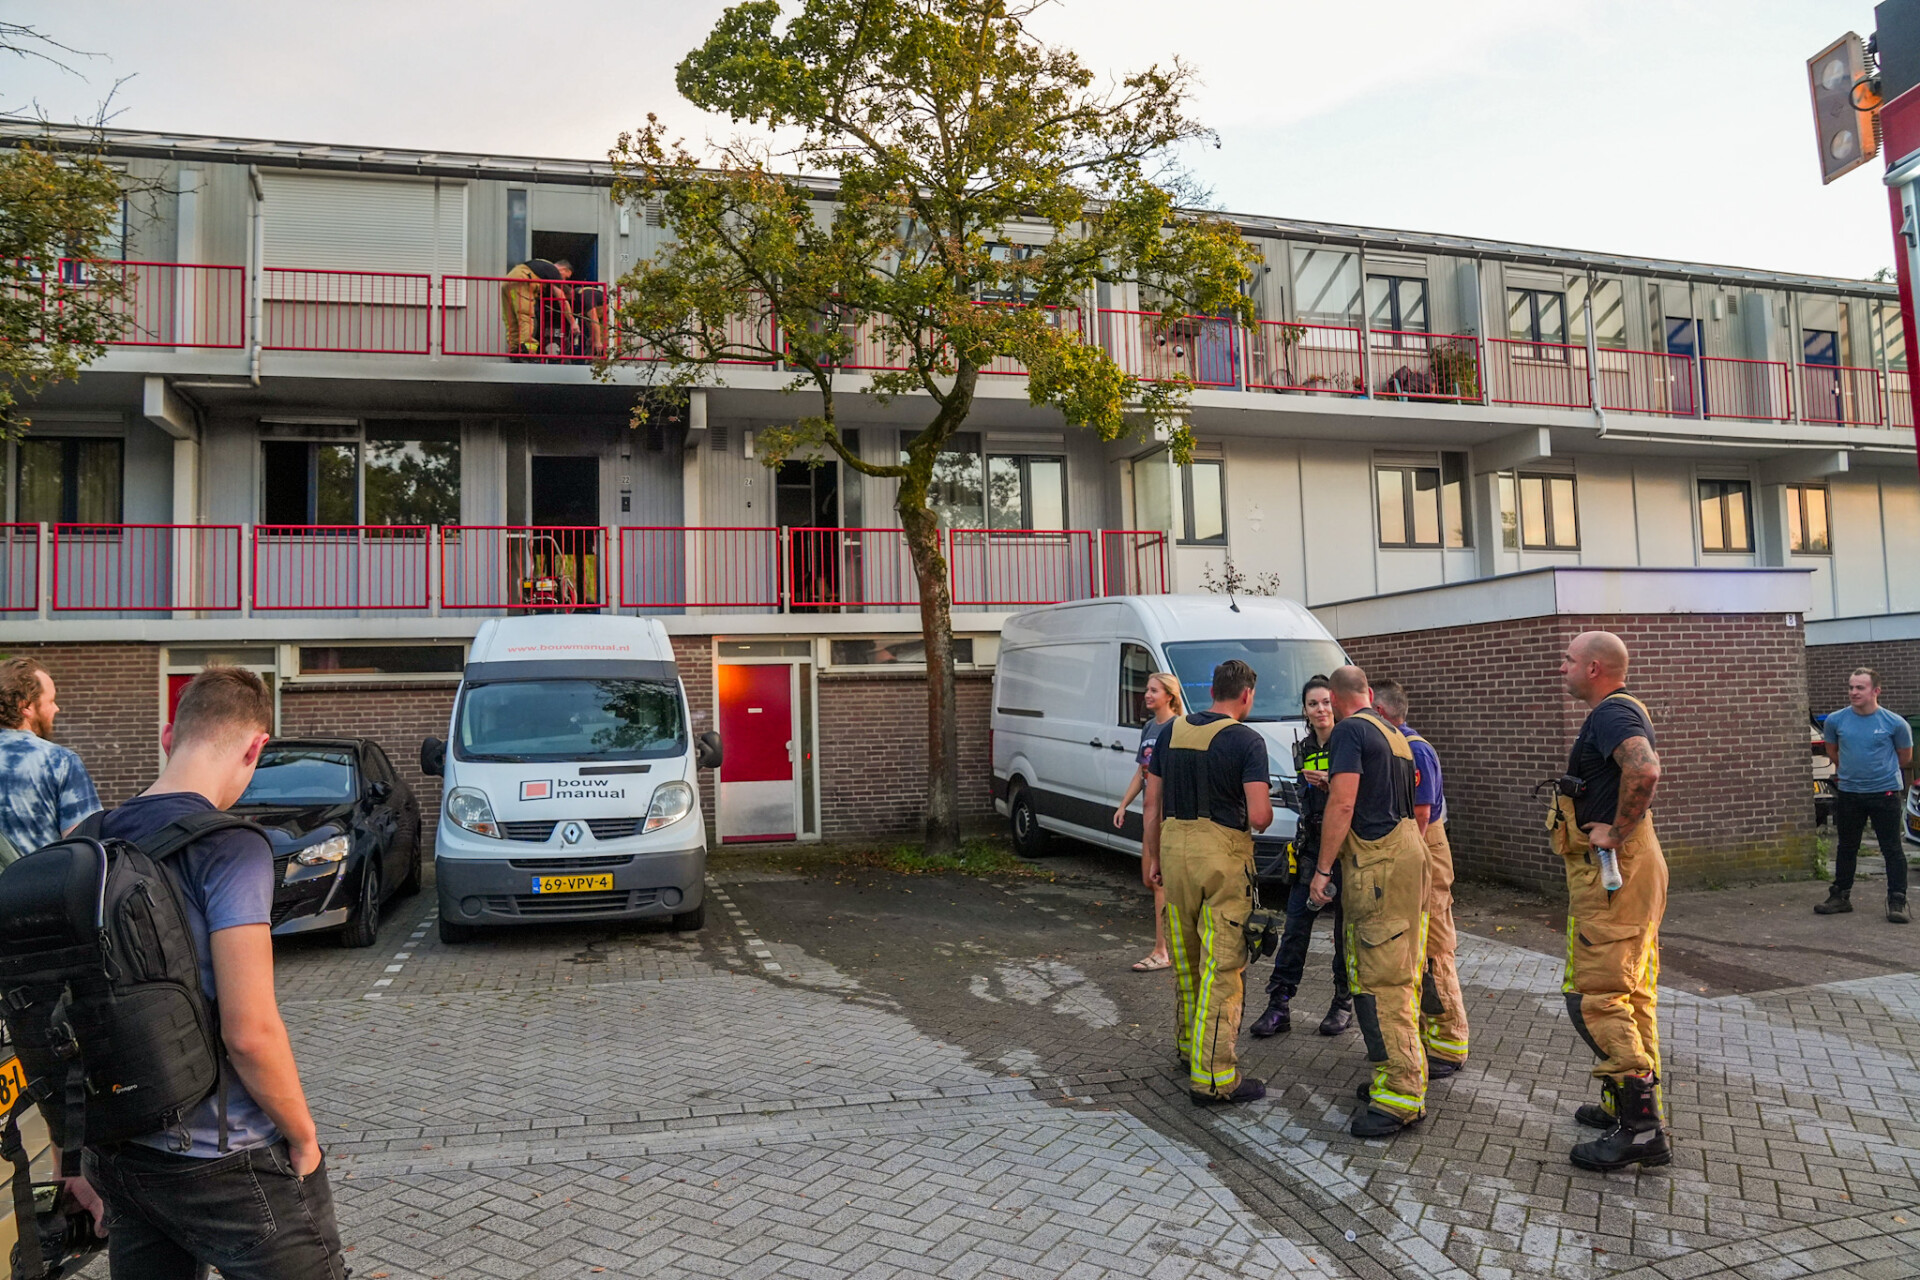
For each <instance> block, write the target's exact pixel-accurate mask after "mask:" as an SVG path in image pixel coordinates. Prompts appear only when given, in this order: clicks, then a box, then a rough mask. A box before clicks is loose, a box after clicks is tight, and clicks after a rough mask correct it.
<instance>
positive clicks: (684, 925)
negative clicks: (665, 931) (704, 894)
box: [673, 898, 707, 933]
mask: <svg viewBox="0 0 1920 1280" xmlns="http://www.w3.org/2000/svg"><path fill="white" fill-rule="evenodd" d="M706 927H707V903H706V900H705V899H704V898H703V899H701V902H700V905H699V906H697V907H695V908H694V909H693V910H691V911H682V912H681V913H680V914H679V915H677V916H675V917H674V918H673V931H674V932H675V933H698V932H700V931H701V930H702V929H704V928H706Z"/></svg>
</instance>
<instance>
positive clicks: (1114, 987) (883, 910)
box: [89, 869, 1920, 1280]
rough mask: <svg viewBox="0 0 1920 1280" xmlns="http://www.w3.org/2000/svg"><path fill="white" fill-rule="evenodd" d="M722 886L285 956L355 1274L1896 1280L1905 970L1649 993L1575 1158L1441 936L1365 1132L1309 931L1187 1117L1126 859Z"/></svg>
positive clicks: (1549, 1052) (1904, 1261)
mask: <svg viewBox="0 0 1920 1280" xmlns="http://www.w3.org/2000/svg"><path fill="white" fill-rule="evenodd" d="M716 882H717V883H716V898H715V901H714V904H713V908H712V910H711V911H710V913H709V924H708V926H707V928H706V930H704V931H703V932H702V933H701V934H699V935H691V936H687V935H676V934H673V933H671V932H667V931H665V930H664V929H658V928H643V929H619V930H616V929H610V928H593V927H583V928H554V929H540V930H534V931H527V932H523V933H510V934H503V935H498V936H487V937H484V938H483V939H481V940H480V941H478V942H476V943H474V944H471V945H467V946H461V947H445V946H442V945H441V944H440V943H439V942H438V940H437V937H435V936H434V935H433V934H432V932H431V930H430V929H427V928H423V927H422V922H423V920H427V919H430V918H431V912H432V907H431V897H430V895H427V896H423V897H422V898H420V899H417V900H415V901H414V902H411V903H403V904H398V906H399V909H398V910H397V911H396V912H395V913H394V915H393V918H391V919H390V920H389V921H388V923H387V924H386V926H385V927H384V928H383V930H382V937H381V940H380V945H379V946H377V947H375V948H372V949H368V950H364V951H346V950H340V949H337V948H332V947H327V946H323V945H319V944H317V943H307V944H302V945H298V946H293V947H287V948H284V949H283V950H282V952H281V954H280V959H279V964H278V980H279V986H280V992H281V999H282V1002H283V1010H284V1012H285V1015H286V1018H287V1022H288V1025H289V1028H290V1030H291V1031H292V1033H293V1037H294V1042H295V1049H296V1052H297V1054H298V1056H299V1060H300V1063H301V1067H302V1073H303V1077H304V1079H305V1080H306V1083H307V1086H308V1091H309V1094H310V1096H311V1099H312V1103H313V1107H314V1111H315V1114H316V1116H317V1117H318V1119H319V1120H320V1123H321V1126H322V1133H323V1141H324V1143H325V1145H326V1147H327V1149H328V1161H329V1166H330V1168H331V1170H332V1172H333V1179H334V1189H335V1194H336V1198H337V1201H338V1205H339V1210H340V1215H341V1220H342V1226H343V1232H344V1235H345V1236H346V1238H347V1240H348V1243H349V1244H350V1245H351V1247H352V1250H353V1252H352V1253H351V1254H350V1255H349V1260H350V1262H351V1263H352V1265H353V1267H354V1273H355V1275H356V1277H358V1278H359V1280H369V1278H373V1277H391V1280H412V1278H415V1277H421V1278H424V1277H454V1276H463V1277H464V1276H475V1277H503V1278H505V1277H513V1278H518V1277H548V1276H554V1277H567V1276H589V1275H596V1274H603V1275H608V1276H647V1277H656V1276H658V1277H694V1276H721V1275H724V1276H729V1277H732V1276H740V1277H761V1276H783V1277H784V1276H793V1277H807V1278H814V1277H820V1278H825V1277H836V1278H838V1277H860V1278H862V1280H866V1278H869V1277H871V1278H876V1280H877V1278H879V1277H892V1276H928V1277H942V1278H951V1280H974V1278H975V1277H979V1278H982V1280H984V1278H988V1277H993V1278H998V1277H1070V1278H1072V1280H1101V1278H1103V1277H1130V1276H1140V1277H1154V1278H1155V1280H1160V1278H1165V1280H1173V1278H1175V1277H1228V1276H1232V1277H1255V1276H1258V1277H1276V1276H1363V1277H1384V1276H1395V1277H1400V1276H1405V1277H1415V1276H1420V1277H1424V1276H1475V1277H1480V1276H1486V1277H1502V1276H1556V1277H1567V1278H1569V1280H1583V1278H1586V1277H1620V1278H1622V1280H1685V1278H1689V1277H1696V1276H1700V1277H1709V1276H1710V1277H1732V1276H1740V1277H1761V1276H1766V1277H1784V1276H1801V1275H1836V1276H1860V1277H1876V1278H1877V1277H1896V1276H1920V1072H1916V1065H1920V1061H1917V1060H1920V980H1916V979H1915V977H1914V976H1913V975H1911V974H1905V973H1888V974H1882V975H1880V976H1876V977H1870V978H1863V979H1858V980H1853V981H1846V982H1836V983H1831V984H1827V985H1823V986H1815V987H1805V988H1798V989H1793V990H1782V991H1772V992H1765V993H1758V994H1753V995H1747V996H1738V997H1727V998H1722V999H1706V998H1702V997H1699V996H1690V995H1688V994H1685V993H1681V992H1667V991H1663V993H1662V998H1663V1012H1662V1032H1663V1037H1664V1047H1665V1051H1666V1057H1667V1061H1668V1067H1669V1070H1668V1074H1669V1076H1670V1082H1669V1090H1668V1096H1669V1100H1670V1106H1671V1109H1672V1111H1673V1113H1674V1124H1673V1129H1674V1133H1675V1139H1676V1143H1677V1150H1678V1155H1677V1158H1676V1160H1675V1163H1674V1164H1673V1165H1672V1166H1671V1167H1670V1168H1669V1169H1666V1170H1662V1171H1658V1172H1648V1173H1644V1174H1638V1175H1635V1174H1615V1175H1607V1176H1602V1175H1594V1174H1586V1173H1581V1172H1579V1171H1577V1170H1574V1169H1573V1168H1572V1167H1571V1166H1569V1165H1568V1164H1567V1163H1566V1160H1565V1149H1566V1147H1567V1146H1568V1145H1570V1144H1571V1143H1572V1142H1574V1141H1577V1140H1579V1135H1580V1131H1579V1130H1578V1129H1577V1127H1576V1126H1575V1125H1574V1124H1573V1122H1572V1121H1571V1119H1570V1117H1569V1112H1570V1110H1571V1108H1572V1106H1573V1105H1575V1104H1576V1103H1577V1102H1578V1101H1581V1100H1584V1099H1585V1098H1586V1097H1588V1096H1590V1093H1591V1088H1590V1084H1589V1081H1588V1078H1587V1076H1586V1071H1587V1067H1588V1066H1589V1065H1590V1062H1589V1060H1587V1059H1585V1058H1584V1050H1580V1049H1578V1045H1577V1041H1576V1040H1575V1038H1574V1036H1573V1034H1572V1032H1571V1031H1570V1030H1569V1029H1568V1027H1567V1025H1566V1021H1565V1014H1564V1011H1563V1006H1562V1002H1561V1000H1560V997H1559V994H1558V985H1559V964H1558V961H1557V960H1556V959H1555V958H1553V957H1551V956H1547V955H1541V954H1538V953H1535V952H1531V951H1527V950H1523V949H1521V948H1518V947H1513V946H1508V945H1505V944H1503V943H1500V942H1495V941H1489V940H1486V939H1480V938H1473V937H1470V936H1464V937H1463V939H1462V957H1461V961H1462V962H1461V968H1462V974H1461V977H1462V982H1463V985H1464V986H1465V988H1466V991H1467V997H1468V1001H1469V1012H1470V1015H1471V1016H1472V1019H1473V1024H1474V1049H1473V1054H1472V1057H1471V1059H1470V1061H1469V1065H1468V1067H1467V1069H1466V1070H1465V1071H1464V1072H1462V1073H1461V1075H1459V1076H1457V1077H1455V1078H1453V1079H1452V1080H1449V1081H1446V1082H1443V1083H1440V1084H1437V1085H1436V1086H1435V1088H1434V1090H1433V1093H1432V1096H1431V1099H1430V1103H1431V1114H1430V1116H1429V1118H1428V1119H1427V1120H1426V1121H1425V1122H1423V1123H1422V1124H1421V1125H1419V1126H1418V1127H1416V1128H1415V1129H1413V1130H1410V1131H1408V1132H1407V1133H1404V1134H1402V1135H1400V1136H1399V1137H1397V1138H1395V1139H1394V1140H1392V1141H1391V1142H1371V1143H1362V1142H1357V1141H1355V1140H1353V1139H1352V1138H1350V1137H1349V1136H1347V1134H1346V1133H1345V1129H1344V1126H1345V1121H1346V1118H1347V1115H1348V1112H1349V1109H1350V1106H1351V1101H1350V1099H1351V1092H1352V1087H1353V1083H1354V1082H1355V1081H1356V1080H1358V1079H1359V1078H1360V1077H1361V1075H1362V1063H1361V1049H1360V1045H1359V1041H1358V1038H1357V1037H1356V1036H1354V1035H1347V1036H1343V1037H1337V1038H1331V1039H1329V1038H1321V1037H1318V1036H1314V1035H1312V1034H1311V1025H1312V1022H1315V1021H1317V1018H1318V1010H1319V1006H1318V1004H1317V1003H1316V1002H1317V1001H1322V1000H1324V999H1325V998H1326V992H1327V988H1326V983H1327V975H1326V963H1325V956H1326V948H1327V945H1328V944H1327V941H1326V940H1325V939H1324V938H1321V939H1317V940H1316V951H1315V956H1314V959H1313V960H1312V961H1311V962H1310V964H1309V968H1308V976H1307V983H1306V987H1305V989H1304V990H1303V992H1302V996H1301V998H1300V1001H1299V1003H1298V1006H1297V1007H1298V1008H1299V1010H1300V1012H1301V1013H1302V1014H1308V1012H1309V1010H1311V1015H1310V1017H1308V1018H1306V1019H1303V1020H1305V1021H1306V1022H1307V1026H1306V1027H1303V1028H1302V1030H1300V1031H1296V1032H1294V1033H1293V1034H1291V1035H1287V1036H1282V1037H1277V1038H1275V1039H1272V1040H1267V1041H1258V1042H1254V1041H1243V1042H1242V1049H1243V1062H1244V1063H1245V1065H1246V1067H1247V1069H1248V1070H1250V1071H1252V1072H1254V1073H1256V1074H1262V1075H1265V1076H1267V1077H1268V1078H1269V1079H1270V1081H1271V1085H1272V1092H1271V1094H1270V1096H1269V1098H1268V1099H1267V1100H1266V1101H1264V1102H1262V1103H1259V1104H1256V1105H1254V1106H1250V1107H1245V1108H1239V1109H1234V1110H1231V1111H1212V1110H1207V1111H1203V1110H1200V1109H1197V1108H1195V1107H1193V1106H1192V1105H1191V1104H1190V1103H1189V1102H1188V1100H1187V1098H1186V1095H1185V1089H1184V1083H1183V1081H1182V1080H1181V1079H1180V1078H1179V1077H1178V1076H1177V1075H1176V1074H1175V1072H1174V1071H1173V1070H1172V1061H1171V1059H1172V1047H1171V1027H1170V1025H1169V1022H1170V1016H1171V1012H1170V1010H1171V990H1170V981H1169V980H1168V975H1166V974H1164V973H1161V974H1149V975H1135V974H1132V973H1130V972H1129V971H1128V970H1127V968H1126V965H1127V963H1128V962H1130V961H1131V960H1133V959H1135V958H1137V957H1138V956H1139V955H1140V954H1142V952H1143V951H1144V947H1145V938H1146V937H1147V936H1150V929H1151V925H1150V922H1149V921H1148V918H1147V915H1146V912H1145V910H1144V909H1143V908H1142V907H1141V905H1140V900H1139V895H1138V894H1137V893H1136V892H1134V891H1133V889H1132V887H1130V886H1128V885H1127V884H1126V883H1125V881H1124V878H1123V877H1122V876H1119V875H1117V874H1116V875H1105V876H1102V875H1062V876H1060V877H1059V878H1058V879H1057V881H1056V882H1052V883H1048V882H1046V881H1036V880H1006V881H995V880H979V879H970V878H959V877H955V878H939V877H896V876H891V875H886V874H882V873H866V872H861V873H851V872H849V873H846V874H844V875H841V876H837V877H836V876H832V875H828V876H821V875H811V876H809V875H799V874H784V873H774V872H767V871H764V870H757V871H747V870H726V869H722V870H720V871H718V872H717V873H716ZM1264 976H1265V975H1264V972H1261V973H1257V974H1256V975H1255V980H1256V981H1260V980H1263V979H1264ZM376 984H377V985H376ZM1249 1005H1250V1008H1249V1010H1248V1015H1247V1016H1248V1018H1249V1020H1251V1018H1252V1017H1254V1016H1255V1015H1257V1013H1258V1012H1259V1007H1260V1002H1259V1001H1258V1000H1250V1001H1249ZM89 1274H91V1275H100V1274H104V1268H100V1267H96V1268H95V1269H94V1270H93V1271H91V1272H89Z"/></svg>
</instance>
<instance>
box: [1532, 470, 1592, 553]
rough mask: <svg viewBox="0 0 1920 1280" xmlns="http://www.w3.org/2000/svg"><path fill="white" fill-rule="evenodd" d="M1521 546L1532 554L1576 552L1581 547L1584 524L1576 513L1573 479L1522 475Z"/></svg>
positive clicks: (1568, 477) (1570, 477) (1569, 477)
mask: <svg viewBox="0 0 1920 1280" xmlns="http://www.w3.org/2000/svg"><path fill="white" fill-rule="evenodd" d="M1519 481H1520V483H1519V490H1520V512H1519V525H1520V545H1521V546H1523V547H1525V548H1526V549H1528V550H1529V551H1573V550H1576V549H1578V548H1579V546H1580V522H1579V518H1578V517H1577V516H1576V515H1575V514H1574V504H1573V477H1572V476H1541V475H1527V474H1525V473H1522V474H1521V475H1520V477H1519Z"/></svg>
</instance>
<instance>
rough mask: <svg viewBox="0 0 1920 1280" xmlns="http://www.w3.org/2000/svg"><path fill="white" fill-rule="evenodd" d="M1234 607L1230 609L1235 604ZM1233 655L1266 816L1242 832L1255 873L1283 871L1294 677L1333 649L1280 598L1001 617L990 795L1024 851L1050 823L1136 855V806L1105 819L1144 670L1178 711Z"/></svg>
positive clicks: (1200, 599)
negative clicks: (1241, 672) (1249, 682)
mask: <svg viewBox="0 0 1920 1280" xmlns="http://www.w3.org/2000/svg"><path fill="white" fill-rule="evenodd" d="M1236 604H1237V607H1236ZM1229 658H1238V659H1240V660H1241V661H1242V662H1245V663H1247V664H1248V665H1250V666H1251V667H1252V668H1253V669H1254V670H1255V671H1257V672H1259V673H1260V683H1259V684H1258V685H1257V686H1256V688H1255V694H1254V702H1253V714H1252V715H1251V716H1250V717H1248V720H1247V723H1249V724H1251V725H1252V726H1253V727H1254V728H1256V729H1258V730H1259V731H1260V734H1261V736H1262V737H1264V738H1265V739H1266V740H1267V763H1268V769H1269V773H1270V779H1271V785H1272V790H1273V802H1274V816H1273V825H1272V826H1270V827H1268V828H1267V830H1266V831H1265V832H1264V833H1261V834H1259V835H1257V836H1256V837H1255V839H1254V854H1255V858H1256V859H1257V860H1258V862H1259V865H1260V869H1261V873H1262V876H1263V878H1264V877H1266V876H1269V875H1275V874H1279V875H1284V874H1285V871H1286V861H1285V859H1286V851H1287V845H1288V842H1289V841H1291V840H1292V839H1293V836H1294V831H1295V824H1296V822H1297V821H1298V818H1299V812H1298V809H1299V805H1298V800H1297V795H1298V791H1297V787H1298V781H1297V779H1296V778H1295V777H1294V770H1293V744H1294V741H1295V740H1296V739H1298V738H1300V737H1301V736H1302V735H1304V734H1305V733H1306V732H1307V724H1306V720H1305V718H1304V717H1303V716H1302V715H1301V712H1300V686H1301V685H1302V684H1304V683H1306V681H1307V678H1308V677H1309V676H1313V675H1316V674H1319V675H1325V674H1328V673H1330V672H1332V670H1333V669H1334V668H1335V667H1337V666H1340V665H1341V664H1343V663H1344V662H1346V660H1347V659H1346V655H1345V654H1343V653H1342V652H1341V649H1340V646H1339V644H1338V643H1336V642H1335V640H1334V638H1333V637H1332V636H1331V635H1330V634H1328V632H1327V630H1326V628H1325V627H1322V626H1321V625H1320V623H1319V621H1318V620H1317V619H1316V618H1315V617H1314V616H1313V615H1312V614H1311V613H1308V612H1307V610H1306V609H1305V608H1304V607H1303V606H1301V605H1299V604H1297V603H1295V602H1294V601H1291V600H1277V599H1272V598H1269V597H1261V596H1253V597H1245V596H1243V597H1241V598H1240V599H1239V600H1238V601H1237V602H1236V601H1232V600H1229V599H1228V598H1227V597H1226V596H1216V595H1199V596H1110V597H1108V598H1106V599H1101V600H1081V601H1075V602H1073V603H1070V604H1058V605H1050V606H1048V607H1047V608H1044V609H1035V610H1032V611H1031V612H1028V613H1021V614H1016V615H1014V616H1013V617H1011V618H1009V619H1007V624H1006V626H1005V628H1004V629H1002V631H1001V633H1000V656H999V659H998V661H997V665H996V666H995V668H994V675H993V800H994V807H995V808H996V809H998V810H999V811H1000V812H1001V813H1002V814H1005V815H1006V816H1007V819H1008V821H1009V823H1010V824H1011V826H1012V828H1013V842H1014V846H1015V847H1016V848H1017V849H1018V850H1019V851H1020V852H1021V853H1022V854H1023V855H1025V856H1028V857H1036V856H1038V855H1040V854H1041V853H1044V852H1045V851H1046V848H1047V844H1048V836H1049V834H1050V833H1058V834H1060V835H1067V836H1072V837H1074V838H1075V839H1077V840H1084V841H1086V842H1088V843H1089V844H1096V845H1105V846H1107V847H1109V848H1113V849H1121V850H1125V851H1126V852H1128V853H1132V854H1135V855H1138V854H1139V852H1140V812H1141V802H1140V800H1135V801H1134V802H1133V805H1132V806H1131V808H1130V809H1129V810H1128V812H1127V814H1126V818H1125V822H1124V824H1123V825H1122V826H1121V827H1120V828H1118V829H1116V828H1115V827H1114V825H1113V812H1114V810H1115V809H1116V808H1117V807H1118V806H1119V803H1120V797H1121V796H1123V795H1125V794H1126V790H1127V783H1128V782H1129V781H1130V780H1131V779H1132V777H1133V770H1134V757H1135V756H1136V755H1138V754H1139V751H1140V732H1141V729H1142V727H1143V726H1144V725H1145V724H1146V723H1147V721H1148V719H1149V718H1150V717H1149V715H1148V713H1147V709H1146V703H1145V701H1144V698H1145V695H1146V689H1147V677H1148V676H1150V675H1152V674H1153V673H1154V672H1156V671H1171V672H1172V673H1174V674H1175V675H1176V676H1178V677H1179V679H1180V689H1181V696H1182V697H1183V698H1184V699H1185V701H1186V705H1187V711H1188V712H1195V711H1205V710H1206V709H1207V708H1208V707H1209V706H1211V705H1212V704H1213V698H1212V696H1211V695H1210V693H1209V689H1210V687H1211V686H1212V683H1213V668H1214V667H1215V665H1217V664H1218V663H1221V662H1225V661H1226V660H1227V659H1229Z"/></svg>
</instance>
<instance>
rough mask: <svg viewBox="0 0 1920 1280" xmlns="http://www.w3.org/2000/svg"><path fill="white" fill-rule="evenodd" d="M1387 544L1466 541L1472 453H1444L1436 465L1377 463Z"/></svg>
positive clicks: (1465, 543)
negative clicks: (1469, 455) (1468, 454)
mask: <svg viewBox="0 0 1920 1280" xmlns="http://www.w3.org/2000/svg"><path fill="white" fill-rule="evenodd" d="M1373 474H1374V487H1375V493H1376V495H1377V497H1378V499H1379V505H1380V545H1381V546H1383V547H1438V546H1443V545H1444V546H1448V547H1465V546H1470V545H1472V544H1471V543H1470V542H1469V541H1468V539H1467V518H1466V512H1467V502H1466V493H1467V459H1466V455H1465V454H1460V453H1443V454H1441V455H1440V465H1439V466H1437V467H1428V466H1417V465H1400V464H1396V465H1392V466H1378V467H1375V468H1374V473H1373Z"/></svg>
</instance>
